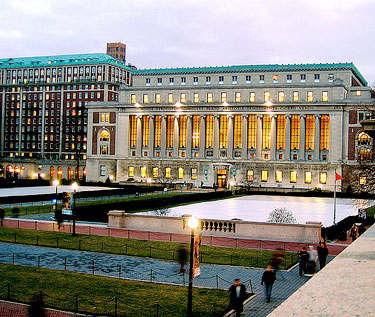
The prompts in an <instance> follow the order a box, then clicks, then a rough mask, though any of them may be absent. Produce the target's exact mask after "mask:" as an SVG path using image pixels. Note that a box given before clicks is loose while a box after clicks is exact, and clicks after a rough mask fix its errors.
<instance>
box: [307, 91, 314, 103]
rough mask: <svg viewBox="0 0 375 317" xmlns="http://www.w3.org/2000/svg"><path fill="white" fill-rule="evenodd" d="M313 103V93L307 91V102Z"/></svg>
mask: <svg viewBox="0 0 375 317" xmlns="http://www.w3.org/2000/svg"><path fill="white" fill-rule="evenodd" d="M313 101H314V97H313V92H312V91H308V92H307V102H313Z"/></svg>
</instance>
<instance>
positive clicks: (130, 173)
mask: <svg viewBox="0 0 375 317" xmlns="http://www.w3.org/2000/svg"><path fill="white" fill-rule="evenodd" d="M129 177H134V166H129Z"/></svg>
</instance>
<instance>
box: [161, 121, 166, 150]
mask: <svg viewBox="0 0 375 317" xmlns="http://www.w3.org/2000/svg"><path fill="white" fill-rule="evenodd" d="M166 150H167V116H161V151H160V157H166Z"/></svg>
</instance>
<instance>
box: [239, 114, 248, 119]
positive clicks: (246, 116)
mask: <svg viewBox="0 0 375 317" xmlns="http://www.w3.org/2000/svg"><path fill="white" fill-rule="evenodd" d="M241 116H242V118H244V119H246V118H248V117H249V115H248V114H244V113H243V114H241Z"/></svg>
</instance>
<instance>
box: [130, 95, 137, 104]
mask: <svg viewBox="0 0 375 317" xmlns="http://www.w3.org/2000/svg"><path fill="white" fill-rule="evenodd" d="M131 103H132V104H135V103H137V95H136V94H131Z"/></svg>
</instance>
